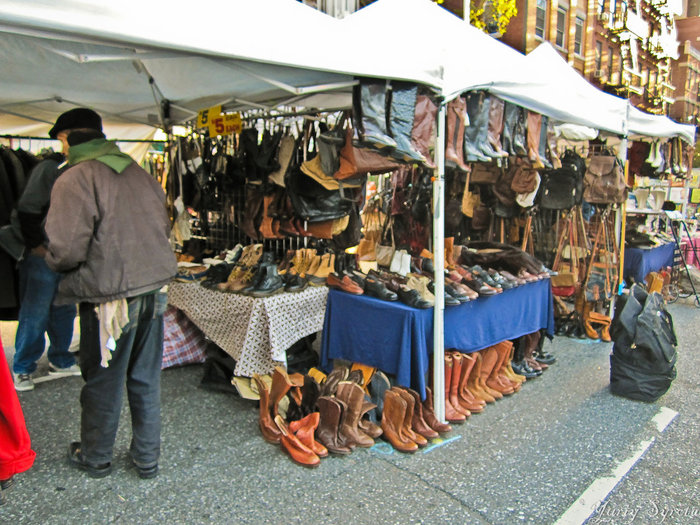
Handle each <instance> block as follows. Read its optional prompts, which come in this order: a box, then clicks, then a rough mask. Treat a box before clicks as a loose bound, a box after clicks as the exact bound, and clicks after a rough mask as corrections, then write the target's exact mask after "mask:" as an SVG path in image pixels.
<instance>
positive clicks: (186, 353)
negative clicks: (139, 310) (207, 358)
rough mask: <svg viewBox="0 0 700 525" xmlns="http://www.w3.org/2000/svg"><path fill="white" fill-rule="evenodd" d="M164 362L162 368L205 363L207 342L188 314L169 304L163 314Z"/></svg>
mask: <svg viewBox="0 0 700 525" xmlns="http://www.w3.org/2000/svg"><path fill="white" fill-rule="evenodd" d="M163 324H164V328H165V329H164V336H163V364H162V365H161V369H164V368H168V367H171V366H177V365H186V364H189V363H203V362H204V350H205V349H206V347H207V343H206V341H205V340H204V334H203V333H202V331H201V330H200V329H199V328H197V327H196V326H195V325H194V323H193V322H192V321H190V320H189V319H188V318H187V316H186V315H185V314H184V313H182V312H181V311H180V310H178V309H177V308H175V307H174V306H170V305H168V308H167V309H166V310H165V313H164V314H163Z"/></svg>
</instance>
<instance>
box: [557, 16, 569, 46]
mask: <svg viewBox="0 0 700 525" xmlns="http://www.w3.org/2000/svg"><path fill="white" fill-rule="evenodd" d="M566 13H567V10H566V7H558V8H557V42H556V43H557V45H558V46H559V47H564V46H565V45H566Z"/></svg>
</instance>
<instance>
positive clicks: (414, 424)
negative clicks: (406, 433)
mask: <svg viewBox="0 0 700 525" xmlns="http://www.w3.org/2000/svg"><path fill="white" fill-rule="evenodd" d="M405 391H406V393H408V394H409V395H410V396H411V397H412V398H413V419H412V421H411V428H412V429H413V431H414V432H416V433H417V434H420V435H421V436H423V437H424V438H425V439H433V438H436V437H438V436H439V435H440V434H438V432H437V431H436V430H433V429H432V428H431V427H430V425H428V423H427V421H426V420H425V417H424V416H423V405H422V404H421V401H420V394H419V393H418V392H416V391H415V390H411V389H410V388H407V389H406V390H405Z"/></svg>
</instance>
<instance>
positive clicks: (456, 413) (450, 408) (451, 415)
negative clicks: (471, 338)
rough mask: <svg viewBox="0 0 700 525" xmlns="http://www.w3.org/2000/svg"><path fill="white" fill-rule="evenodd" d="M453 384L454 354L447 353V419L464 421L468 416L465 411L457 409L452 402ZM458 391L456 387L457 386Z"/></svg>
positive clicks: (455, 421) (451, 421)
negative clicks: (451, 388)
mask: <svg viewBox="0 0 700 525" xmlns="http://www.w3.org/2000/svg"><path fill="white" fill-rule="evenodd" d="M451 385H452V356H451V355H445V419H447V421H449V422H450V423H464V422H465V421H466V419H467V416H466V414H465V413H464V412H462V411H461V407H460V410H457V408H456V407H455V406H454V405H453V404H452V400H451V396H450V387H451ZM455 392H456V388H455Z"/></svg>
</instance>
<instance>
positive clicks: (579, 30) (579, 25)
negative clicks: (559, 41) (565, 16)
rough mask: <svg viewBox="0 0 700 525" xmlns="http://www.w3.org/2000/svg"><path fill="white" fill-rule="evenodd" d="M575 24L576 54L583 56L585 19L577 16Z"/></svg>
mask: <svg viewBox="0 0 700 525" xmlns="http://www.w3.org/2000/svg"><path fill="white" fill-rule="evenodd" d="M575 24H576V27H575V30H574V53H576V54H577V55H583V24H584V20H583V18H581V17H580V16H577V17H576V22H575Z"/></svg>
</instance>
